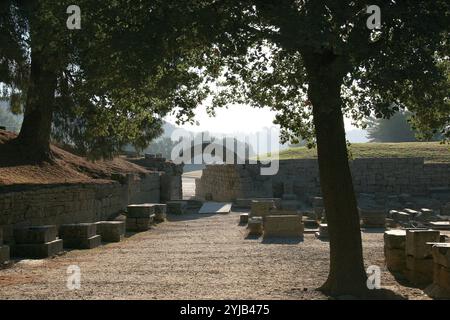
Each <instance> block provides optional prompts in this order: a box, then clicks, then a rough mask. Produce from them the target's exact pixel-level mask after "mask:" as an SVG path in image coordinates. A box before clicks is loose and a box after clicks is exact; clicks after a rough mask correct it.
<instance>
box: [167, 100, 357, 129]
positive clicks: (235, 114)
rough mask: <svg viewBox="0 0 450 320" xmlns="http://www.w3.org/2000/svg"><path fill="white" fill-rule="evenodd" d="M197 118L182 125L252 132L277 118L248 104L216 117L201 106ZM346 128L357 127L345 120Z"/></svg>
mask: <svg viewBox="0 0 450 320" xmlns="http://www.w3.org/2000/svg"><path fill="white" fill-rule="evenodd" d="M195 115H196V116H195V120H196V121H198V122H199V124H200V125H199V126H196V125H190V124H185V125H181V126H180V127H182V128H184V129H186V130H189V131H194V132H198V131H209V132H217V133H224V134H230V133H236V132H241V133H251V132H257V131H261V130H262V129H263V128H264V127H272V126H274V124H273V123H272V122H273V120H274V119H275V112H274V111H271V110H269V109H268V108H260V109H257V108H252V107H249V106H246V105H233V106H230V107H228V109H225V108H219V109H216V117H210V116H208V114H207V113H206V108H205V106H199V107H197V109H196V110H195ZM166 121H168V122H170V123H172V124H174V123H175V117H174V116H169V117H166ZM345 128H346V130H352V129H355V127H354V126H352V125H351V123H350V120H349V119H346V120H345Z"/></svg>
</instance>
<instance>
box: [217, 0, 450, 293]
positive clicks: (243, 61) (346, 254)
mask: <svg viewBox="0 0 450 320" xmlns="http://www.w3.org/2000/svg"><path fill="white" fill-rule="evenodd" d="M369 4H377V5H378V6H379V7H380V9H381V12H382V20H381V28H380V29H369V28H368V27H367V25H366V22H367V19H368V18H369V14H367V13H366V8H367V6H368V5H369ZM230 6H234V7H235V8H239V9H240V12H241V14H240V15H238V16H237V18H236V19H235V20H234V21H233V22H232V23H230V24H229V25H228V29H227V24H226V23H224V22H223V21H226V20H223V19H222V20H221V19H217V18H216V19H217V20H218V21H221V22H220V23H217V24H214V23H212V25H213V26H214V27H217V25H219V26H218V29H220V26H221V25H222V26H224V27H223V28H222V29H221V30H220V33H218V34H217V35H216V43H217V47H218V49H219V50H220V52H221V54H222V57H223V59H224V60H225V64H226V65H227V68H226V69H224V71H223V76H224V78H225V80H224V81H223V83H222V87H223V88H222V92H221V93H220V94H219V95H218V96H217V97H216V99H215V103H216V106H222V105H224V104H226V103H229V102H230V101H233V102H235V103H242V102H248V103H251V104H252V105H254V106H255V107H261V106H269V107H271V108H273V109H274V110H278V111H279V113H278V115H277V118H276V121H277V122H278V123H279V124H281V126H282V127H283V128H284V134H283V138H284V140H289V139H290V137H298V136H301V137H303V138H309V139H310V140H314V141H315V142H316V144H317V150H318V162H319V169H320V181H321V189H322V194H323V197H324V204H325V209H326V212H327V219H328V225H329V233H330V273H329V276H328V279H327V281H326V283H325V284H324V285H323V286H322V287H321V289H322V290H323V291H324V292H326V293H329V294H333V295H334V294H337V295H340V294H355V295H361V294H363V293H365V292H366V290H367V287H366V273H365V269H364V264H363V255H362V244H361V233H360V225H359V215H358V210H357V206H356V200H355V195H354V189H353V184H352V178H351V173H350V169H349V165H348V154H347V148H346V139H345V131H344V121H343V115H344V114H346V115H347V116H350V117H352V118H353V120H354V121H355V122H356V123H360V122H361V121H362V119H364V118H365V117H367V116H370V115H375V116H377V115H378V116H380V115H382V116H385V117H389V116H391V115H392V114H394V113H395V112H397V111H398V110H400V109H405V108H406V106H407V107H408V109H409V110H410V111H411V112H413V113H414V114H415V117H416V119H417V120H418V125H419V127H420V128H421V129H424V130H427V129H431V128H433V129H436V128H443V134H444V135H445V136H447V137H448V136H449V134H450V133H449V131H448V128H449V123H450V121H449V120H450V119H449V117H448V115H449V112H448V111H449V110H450V109H449V100H448V91H449V82H448V77H447V74H446V70H445V68H444V67H443V66H444V65H445V64H444V62H446V61H448V59H449V58H448V57H449V54H448V53H449V51H448V48H449V46H448V38H449V37H448V13H449V3H448V2H447V1H371V2H370V3H368V2H366V1H331V0H314V1H308V0H305V1H295V0H280V1H276V2H270V1H245V2H244V1H230V2H228V3H227V8H229V7H230ZM223 10H224V11H225V9H223ZM230 11H231V9H228V12H230ZM216 12H220V10H217V11H216ZM211 19H213V18H211ZM210 29H211V30H214V29H213V28H212V27H211V28H210ZM223 29H226V31H224V30H223Z"/></svg>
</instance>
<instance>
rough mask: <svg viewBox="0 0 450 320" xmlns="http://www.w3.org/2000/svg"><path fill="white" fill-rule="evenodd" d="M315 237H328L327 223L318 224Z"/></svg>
mask: <svg viewBox="0 0 450 320" xmlns="http://www.w3.org/2000/svg"><path fill="white" fill-rule="evenodd" d="M316 237H317V238H319V239H328V238H329V237H330V235H329V234H328V224H326V223H320V224H319V232H316Z"/></svg>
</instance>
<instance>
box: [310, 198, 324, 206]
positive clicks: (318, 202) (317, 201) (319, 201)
mask: <svg viewBox="0 0 450 320" xmlns="http://www.w3.org/2000/svg"><path fill="white" fill-rule="evenodd" d="M312 206H313V207H314V208H315V207H323V206H324V204H323V198H322V197H313V199H312Z"/></svg>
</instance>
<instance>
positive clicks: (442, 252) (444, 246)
mask: <svg viewBox="0 0 450 320" xmlns="http://www.w3.org/2000/svg"><path fill="white" fill-rule="evenodd" d="M431 250H432V255H433V260H434V263H435V264H439V265H441V266H443V267H446V268H448V269H450V243H439V244H435V245H433V247H432V249H431Z"/></svg>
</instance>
